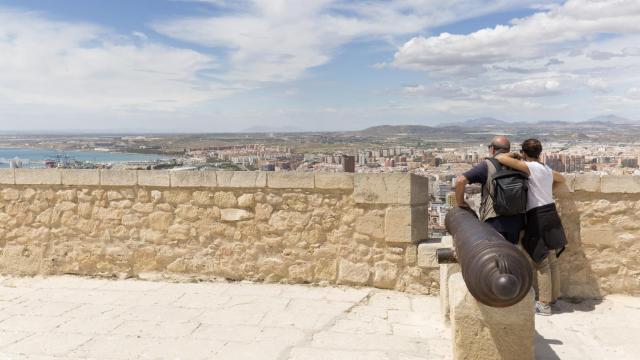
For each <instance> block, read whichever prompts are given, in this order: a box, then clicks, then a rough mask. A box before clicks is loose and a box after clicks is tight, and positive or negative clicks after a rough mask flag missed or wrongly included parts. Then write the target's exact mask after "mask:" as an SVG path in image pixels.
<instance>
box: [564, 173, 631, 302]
mask: <svg viewBox="0 0 640 360" xmlns="http://www.w3.org/2000/svg"><path fill="white" fill-rule="evenodd" d="M567 180H568V181H567V186H566V187H564V189H562V190H561V191H560V192H559V194H558V196H557V204H558V207H559V210H560V212H561V217H562V223H563V225H564V228H565V231H566V233H567V237H568V240H569V246H568V247H567V250H566V252H565V253H563V254H562V255H561V256H560V258H559V266H560V272H561V284H562V286H561V289H562V295H563V296H569V297H577V298H598V297H601V296H603V295H606V294H611V293H623V294H631V295H640V177H637V176H602V177H601V176H597V175H591V174H585V175H578V176H573V177H568V179H567Z"/></svg>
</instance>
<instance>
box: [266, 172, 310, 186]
mask: <svg viewBox="0 0 640 360" xmlns="http://www.w3.org/2000/svg"><path fill="white" fill-rule="evenodd" d="M267 187H269V188H272V189H313V188H315V176H314V173H311V172H308V173H307V172H268V173H267Z"/></svg>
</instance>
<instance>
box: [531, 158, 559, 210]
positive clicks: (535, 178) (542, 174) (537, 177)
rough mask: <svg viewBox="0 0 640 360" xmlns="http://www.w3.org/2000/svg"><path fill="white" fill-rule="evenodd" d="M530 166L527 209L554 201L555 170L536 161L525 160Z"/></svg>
mask: <svg viewBox="0 0 640 360" xmlns="http://www.w3.org/2000/svg"><path fill="white" fill-rule="evenodd" d="M525 164H527V167H529V192H528V194H527V211H529V210H531V209H533V208H537V207H538V206H543V205H547V204H551V203H552V202H553V195H552V189H553V170H551V168H549V167H548V166H547V165H544V164H541V163H539V162H536V161H527V162H525Z"/></svg>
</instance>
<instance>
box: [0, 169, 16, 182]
mask: <svg viewBox="0 0 640 360" xmlns="http://www.w3.org/2000/svg"><path fill="white" fill-rule="evenodd" d="M15 183H16V171H15V169H13V168H11V169H0V184H4V185H14V184H15Z"/></svg>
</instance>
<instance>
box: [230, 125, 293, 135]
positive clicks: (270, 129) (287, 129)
mask: <svg viewBox="0 0 640 360" xmlns="http://www.w3.org/2000/svg"><path fill="white" fill-rule="evenodd" d="M241 132H243V133H249V134H262V133H297V132H304V130H301V129H298V128H295V127H292V126H252V127H250V128H246V129H244V130H242V131H241Z"/></svg>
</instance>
